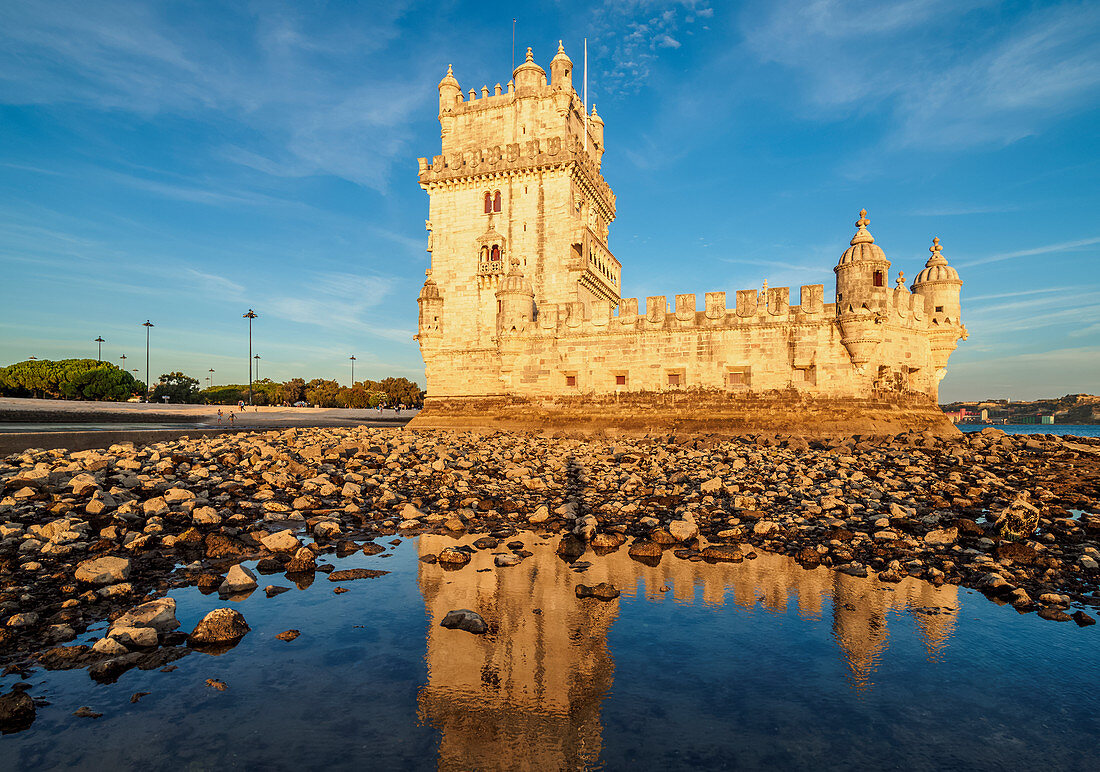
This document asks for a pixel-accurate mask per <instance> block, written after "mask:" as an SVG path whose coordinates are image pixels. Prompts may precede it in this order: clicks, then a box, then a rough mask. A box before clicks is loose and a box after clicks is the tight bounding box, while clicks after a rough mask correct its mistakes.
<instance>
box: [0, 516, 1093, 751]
mask: <svg viewBox="0 0 1100 772" xmlns="http://www.w3.org/2000/svg"><path fill="white" fill-rule="evenodd" d="M475 538H476V536H468V537H466V538H463V539H461V540H460V541H461V542H462V543H466V544H470V543H472V542H473V541H474V539H475ZM507 541H515V539H508V540H507ZM523 541H525V542H526V545H527V549H529V550H530V551H531V552H532V553H533V555H532V556H531V557H529V558H527V559H526V560H524V561H523V562H522V563H520V564H519V565H518V566H514V567H505V568H496V567H494V565H493V553H494V552H503V551H507V548H506V547H505V545H504V543H503V542H502V543H501V545H500V547H499V548H498V549H495V550H481V551H479V552H478V553H477V554H476V555H475V556H474V559H473V561H472V562H471V563H470V564H469V565H467V566H465V567H463V568H461V569H459V570H456V571H448V570H445V569H443V568H442V567H441V566H439V565H435V564H428V563H423V562H421V561H419V560H418V558H419V557H420V556H421V555H425V554H434V553H437V552H438V551H439V550H440V549H442V548H443V547H444V546H446V545H449V544H454V543H455V540H453V539H451V538H448V537H443V536H430V535H426V536H421V537H419V538H410V539H405V540H402V541H401V543H400V544H399V545H397V546H396V547H389V545H387V547H388V549H387V552H385V553H382V554H379V555H374V556H367V555H364V554H363V553H361V552H359V553H356V554H355V555H353V556H350V557H348V558H344V559H337V558H335V557H334V556H331V555H330V556H326V558H325V559H326V560H327V561H328V562H331V563H333V564H335V565H336V566H337V568H341V569H342V568H354V567H364V568H374V569H383V570H387V571H390V572H391V573H390V574H388V575H386V576H382V577H379V578H375V579H362V580H357V581H352V582H342V583H339V584H337V583H333V582H330V581H328V580H327V577H326V576H325V574H323V573H320V572H319V573H318V574H317V575H316V580H315V581H314V583H313V584H312V585H311V586H308V587H306V588H305V589H297V588H295V587H294V585H293V584H292V583H291V582H288V581H287V580H286V579H285V577H283V576H281V575H278V574H276V575H272V576H268V577H263V576H261V577H259V579H260V587H261V588H262V587H264V586H265V585H267V584H276V585H282V586H288V587H292V590H291V591H290V592H287V593H284V594H282V595H278V596H276V597H274V598H270V599H269V598H267V597H265V595H264V593H263V591H262V589H261V590H258V591H256V592H254V593H253V594H252V595H251V596H249V597H248V598H246V599H244V600H240V601H236V602H231V603H230V602H225V601H220V600H219V599H218V597H217V595H209V596H204V595H202V594H200V593H199V592H198V590H196V589H193V588H189V589H185V590H177V591H174V592H172V593H171V594H172V596H173V597H175V598H176V600H177V603H178V609H177V616H178V618H179V620H180V623H181V624H182V628H183V629H184V630H190V629H191V628H192V627H193V626H194V625H195V623H196V622H197V621H198V620H199V619H200V618H202V616H203V615H204V614H205V613H206V612H207V611H209V610H210V609H211V608H216V607H218V606H224V605H231V606H233V607H235V608H237V609H239V610H240V611H241V612H242V613H243V614H244V615H245V617H246V619H247V620H248V623H249V625H251V627H252V632H250V633H249V634H248V635H247V636H245V638H244V639H243V641H242V642H241V643H240V644H239V645H238V646H236V647H235V648H233V649H232V650H230V651H229V652H227V653H225V654H222V655H221V656H216V657H215V656H209V655H205V654H200V653H195V654H191V655H190V656H187V657H184V658H183V659H181V660H178V661H177V662H175V663H173V664H174V665H175V666H176V668H175V669H174V670H172V671H171V672H161V671H156V670H154V671H140V670H132V671H129V672H127V673H125V674H124V675H122V676H121V677H120V678H119V680H118V681H117V683H114V684H106V685H101V684H97V683H95V682H93V681H92V680H91V679H90V678H89V677H88V674H87V672H86V671H55V672H47V671H43V670H38V671H35V672H34V673H33V674H32V675H31V676H30V678H29V679H28V682H29V683H31V684H32V689H31V691H30V693H31V694H32V695H33V696H34V697H36V698H43V699H45V700H48V701H49V703H50V704H49V705H48V706H45V707H40V708H39V709H38V718H37V720H36V721H35V723H34V725H33V726H32V727H31V728H30V729H28V730H26V731H24V732H21V733H18V734H11V735H6V736H4V737H2V738H0V766H3V768H6V769H20V770H29V769H48V768H58V767H76V768H80V769H110V770H115V769H119V768H141V769H144V770H157V769H165V770H169V769H171V770H176V769H193V770H202V769H211V770H215V769H217V770H221V769H272V770H278V769H288V770H290V769H295V770H296V769H303V768H305V769H310V768H317V767H326V768H337V769H430V768H440V769H509V770H511V769H626V768H630V769H668V768H683V767H705V768H742V769H753V768H762V767H770V768H780V769H813V770H820V769H841V768H845V769H847V768H851V767H853V766H863V767H865V768H871V769H884V768H900V769H929V770H931V769H990V770H993V769H1024V768H1034V767H1039V766H1041V767H1044V768H1047V769H1095V768H1097V765H1098V763H1100V762H1098V761H1097V759H1096V754H1097V745H1096V738H1097V737H1098V736H1100V692H1098V687H1100V657H1098V655H1100V643H1098V641H1100V635H1098V633H1097V632H1096V631H1097V630H1100V626H1096V627H1091V628H1083V629H1082V628H1078V627H1077V626H1076V625H1075V624H1073V623H1055V622H1047V621H1044V620H1042V619H1039V618H1038V617H1037V616H1036V615H1034V614H1028V615H1020V614H1018V613H1017V612H1016V611H1015V610H1013V609H1012V607H1010V606H999V605H997V604H995V603H993V602H991V601H989V600H987V599H986V598H984V597H983V596H981V595H979V594H976V593H972V592H970V591H968V590H963V589H959V588H955V587H950V586H945V587H941V588H935V587H933V586H931V585H929V584H927V583H924V582H921V581H918V580H914V579H908V580H906V581H903V582H901V583H900V584H885V583H882V582H879V581H878V580H877V579H873V578H872V579H860V578H855V577H851V576H847V575H844V574H838V573H835V572H832V571H830V570H829V569H826V568H817V569H813V570H806V569H803V568H801V567H800V566H799V565H798V564H797V563H795V562H794V561H793V560H791V559H789V558H786V557H783V556H777V555H767V554H763V553H762V554H760V556H759V557H758V558H757V559H756V560H750V561H746V562H744V563H741V564H719V565H711V564H707V563H703V562H691V561H687V560H681V559H678V558H676V557H675V556H674V555H673V554H672V553H665V555H664V557H663V559H662V560H661V562H660V563H659V565H657V566H647V565H643V564H641V563H639V562H636V561H634V560H632V559H631V558H630V557H628V556H627V554H626V550H625V548H624V549H621V550H619V551H617V552H614V553H612V554H608V555H602V556H600V555H596V554H594V553H592V552H589V553H587V554H586V555H584V556H582V557H581V558H580V559H579V560H578V561H576V562H575V563H573V564H570V563H567V562H565V561H564V560H562V559H561V558H560V557H558V556H557V555H556V554H555V547H556V545H557V539H556V538H551V539H541V538H539V537H538V536H534V535H527V536H525V537H524V538H523ZM249 565H251V564H249ZM604 581H606V582H611V583H612V584H614V585H615V586H616V587H617V588H619V589H620V590H621V591H622V595H621V596H620V597H619V598H618V599H616V600H613V601H609V602H605V601H599V600H595V599H583V600H582V599H578V598H577V597H576V595H575V588H576V585H577V584H588V585H592V584H596V583H598V582H604ZM338 586H339V587H347V588H348V589H349V590H350V591H349V592H347V593H343V594H335V593H334V592H333V590H334V589H335V588H336V587H338ZM455 608H470V609H474V610H477V611H479V612H480V613H481V614H482V615H483V616H484V617H485V619H486V620H487V621H488V622H489V624H490V627H491V629H490V633H489V634H487V635H484V636H476V635H472V634H470V633H467V632H463V631H460V630H447V629H444V628H441V627H439V626H438V623H439V621H440V620H441V619H442V617H443V615H444V614H446V612H447V611H449V610H451V609H455ZM291 628H292V629H297V630H300V631H301V636H300V637H299V638H297V639H296V640H293V641H290V642H284V641H280V640H277V639H276V638H275V635H276V634H277V633H279V632H282V631H283V630H286V629H291ZM94 637H95V636H93V635H89V636H87V637H86V638H94ZM78 642H79V641H78ZM207 679H216V680H219V681H223V682H224V683H225V684H226V685H227V687H228V688H227V689H226V690H225V691H217V690H215V689H213V688H211V687H209V686H207V685H206V681H207ZM16 680H17V679H16V677H14V676H7V677H5V678H4V679H3V687H4V690H5V691H7V689H9V688H10V686H11V685H12V684H13V683H15V682H16ZM138 692H148V693H149V694H148V695H147V696H144V697H141V698H140V699H139V700H138V701H137V702H131V695H134V694H136V693H138ZM81 706H88V707H90V708H91V709H92V710H94V711H95V712H98V713H102V714H103V715H102V717H101V718H95V719H93V718H78V717H75V716H73V715H72V713H73V711H75V710H76V709H77V708H79V707H81Z"/></svg>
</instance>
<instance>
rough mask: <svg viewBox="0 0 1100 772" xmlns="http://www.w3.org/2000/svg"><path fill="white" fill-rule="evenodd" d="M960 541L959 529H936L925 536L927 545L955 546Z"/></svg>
mask: <svg viewBox="0 0 1100 772" xmlns="http://www.w3.org/2000/svg"><path fill="white" fill-rule="evenodd" d="M958 540H959V529H958V528H936V529H934V530H932V531H929V532H928V533H926V534H925V535H924V543H925V544H954V543H955V542H957V541H958Z"/></svg>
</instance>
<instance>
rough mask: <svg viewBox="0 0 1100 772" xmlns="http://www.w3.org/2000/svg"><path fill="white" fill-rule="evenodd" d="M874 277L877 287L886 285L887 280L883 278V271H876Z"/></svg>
mask: <svg viewBox="0 0 1100 772" xmlns="http://www.w3.org/2000/svg"><path fill="white" fill-rule="evenodd" d="M874 279H875V286H876V287H882V286H885V284H886V281H885V279H884V278H883V275H882V271H875V276H874Z"/></svg>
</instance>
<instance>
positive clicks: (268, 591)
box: [264, 584, 290, 598]
mask: <svg viewBox="0 0 1100 772" xmlns="http://www.w3.org/2000/svg"><path fill="white" fill-rule="evenodd" d="M284 592H290V588H289V587H279V586H278V585H275V584H269V585H268V586H267V587H264V595H266V596H267V597H269V598H274V597H275V596H276V595H282V594H283V593H284Z"/></svg>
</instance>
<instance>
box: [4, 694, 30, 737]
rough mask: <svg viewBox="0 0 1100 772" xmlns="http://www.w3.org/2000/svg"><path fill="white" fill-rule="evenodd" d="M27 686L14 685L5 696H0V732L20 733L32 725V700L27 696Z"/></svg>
mask: <svg viewBox="0 0 1100 772" xmlns="http://www.w3.org/2000/svg"><path fill="white" fill-rule="evenodd" d="M28 688H29V684H22V683H20V684H15V685H14V686H13V687H12V688H11V691H10V692H8V693H7V694H4V695H0V731H3V732H4V734H9V733H12V732H21V731H23V730H24V729H28V728H29V727H30V725H31V724H33V723H34V717H35V707H34V700H33V699H31V696H30V695H29V694H27V692H26V690H27V689H28Z"/></svg>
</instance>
